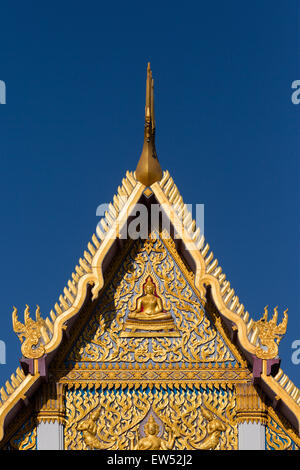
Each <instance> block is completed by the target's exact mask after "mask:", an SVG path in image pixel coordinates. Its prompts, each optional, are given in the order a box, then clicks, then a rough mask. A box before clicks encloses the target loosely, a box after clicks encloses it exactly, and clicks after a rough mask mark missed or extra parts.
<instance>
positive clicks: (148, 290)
mask: <svg viewBox="0 0 300 470" xmlns="http://www.w3.org/2000/svg"><path fill="white" fill-rule="evenodd" d="M143 292H144V294H143V295H142V296H141V297H139V298H138V299H137V303H136V309H135V310H133V311H131V312H130V313H129V315H128V319H131V320H148V321H149V320H151V321H152V320H169V319H172V315H171V314H170V313H168V312H164V310H163V306H162V301H161V299H160V297H158V296H157V295H155V284H154V283H153V281H152V279H151V277H150V276H148V278H147V281H146V283H145V284H144V289H143Z"/></svg>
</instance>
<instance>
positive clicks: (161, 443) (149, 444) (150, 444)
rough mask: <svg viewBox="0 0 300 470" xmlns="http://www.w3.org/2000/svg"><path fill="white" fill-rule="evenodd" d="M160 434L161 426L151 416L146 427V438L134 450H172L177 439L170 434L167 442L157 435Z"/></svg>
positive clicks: (140, 440) (175, 435)
mask: <svg viewBox="0 0 300 470" xmlns="http://www.w3.org/2000/svg"><path fill="white" fill-rule="evenodd" d="M158 432H159V426H158V424H157V422H156V421H155V419H154V418H153V416H152V415H151V416H150V418H149V420H148V422H147V424H146V425H145V434H146V436H145V437H142V438H141V439H139V441H138V442H137V444H136V446H135V447H134V450H170V449H172V448H173V446H174V442H175V437H177V434H174V435H173V436H172V435H171V434H170V436H169V439H168V441H165V440H164V439H162V438H161V437H159V436H158V435H157V434H158Z"/></svg>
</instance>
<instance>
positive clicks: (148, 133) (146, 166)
mask: <svg viewBox="0 0 300 470" xmlns="http://www.w3.org/2000/svg"><path fill="white" fill-rule="evenodd" d="M135 174H136V179H137V180H138V181H140V183H143V184H144V185H145V186H151V184H153V183H155V182H156V181H160V180H161V178H162V170H161V167H160V164H159V161H158V158H157V153H156V149H155V117H154V80H153V78H152V71H151V68H150V62H149V63H148V67H147V82H146V106H145V131H144V145H143V150H142V154H141V156H140V159H139V162H138V165H137V167H136V170H135Z"/></svg>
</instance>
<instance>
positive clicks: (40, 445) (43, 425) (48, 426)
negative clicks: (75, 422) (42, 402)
mask: <svg viewBox="0 0 300 470" xmlns="http://www.w3.org/2000/svg"><path fill="white" fill-rule="evenodd" d="M63 448H64V427H63V424H61V423H59V422H58V421H54V422H47V421H46V422H45V421H41V422H40V423H39V424H38V426H37V450H63Z"/></svg>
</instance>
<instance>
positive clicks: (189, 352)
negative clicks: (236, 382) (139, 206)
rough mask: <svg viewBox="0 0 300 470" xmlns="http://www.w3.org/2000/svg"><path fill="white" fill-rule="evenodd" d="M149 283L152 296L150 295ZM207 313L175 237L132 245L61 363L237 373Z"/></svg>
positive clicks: (221, 333) (225, 341) (230, 351)
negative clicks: (202, 367)
mask: <svg viewBox="0 0 300 470" xmlns="http://www.w3.org/2000/svg"><path fill="white" fill-rule="evenodd" d="M147 283H148V285H150V294H146V292H145V285H147ZM151 286H152V289H151ZM147 302H148V303H149V305H150V306H148V303H147ZM145 305H147V306H146V307H145ZM205 306H206V300H205V299H201V297H200V295H199V292H197V290H196V289H195V287H194V275H193V273H192V272H191V271H190V269H189V268H188V267H187V265H186V264H185V263H184V261H183V260H182V258H181V257H180V256H179V254H178V252H177V250H176V248H175V243H174V241H173V240H172V239H171V238H170V237H168V238H166V234H164V236H161V234H160V235H159V234H157V233H153V234H152V235H151V236H150V237H149V238H148V239H147V240H140V239H139V240H135V241H131V242H130V243H129V244H128V247H127V250H126V254H125V255H124V253H120V254H119V260H115V266H114V268H112V269H111V270H110V272H109V273H108V275H107V278H106V284H105V287H104V289H103V291H102V293H101V295H100V296H99V299H98V300H97V302H95V305H94V307H93V309H92V310H91V312H90V313H89V318H87V320H86V323H85V325H83V326H81V329H80V331H77V338H76V340H74V341H73V343H72V346H71V348H70V349H69V351H68V352H67V353H66V355H65V358H64V364H65V366H67V367H74V365H75V364H77V367H78V365H79V366H80V367H89V366H91V365H92V364H93V363H97V364H103V363H105V364H106V365H109V364H111V366H112V367H116V366H117V367H118V368H119V367H120V368H122V367H126V366H128V365H131V366H134V365H135V364H138V363H140V364H141V363H142V364H145V365H147V366H150V367H151V366H153V367H155V366H156V365H159V364H165V365H166V364H168V365H172V364H173V365H177V366H179V367H180V368H182V367H185V366H187V365H190V364H200V363H203V364H205V363H206V364H211V365H212V364H219V365H221V364H222V365H223V367H226V366H228V364H230V366H235V367H236V366H237V363H238V362H239V358H238V357H237V354H235V352H234V351H233V348H232V347H230V343H229V341H228V339H227V338H226V335H225V332H224V331H220V326H219V328H218V327H217V326H216V325H215V324H214V322H213V318H212V316H211V315H210V314H209V312H207V311H206V307H205ZM147 311H148V313H147ZM73 338H74V335H73Z"/></svg>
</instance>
